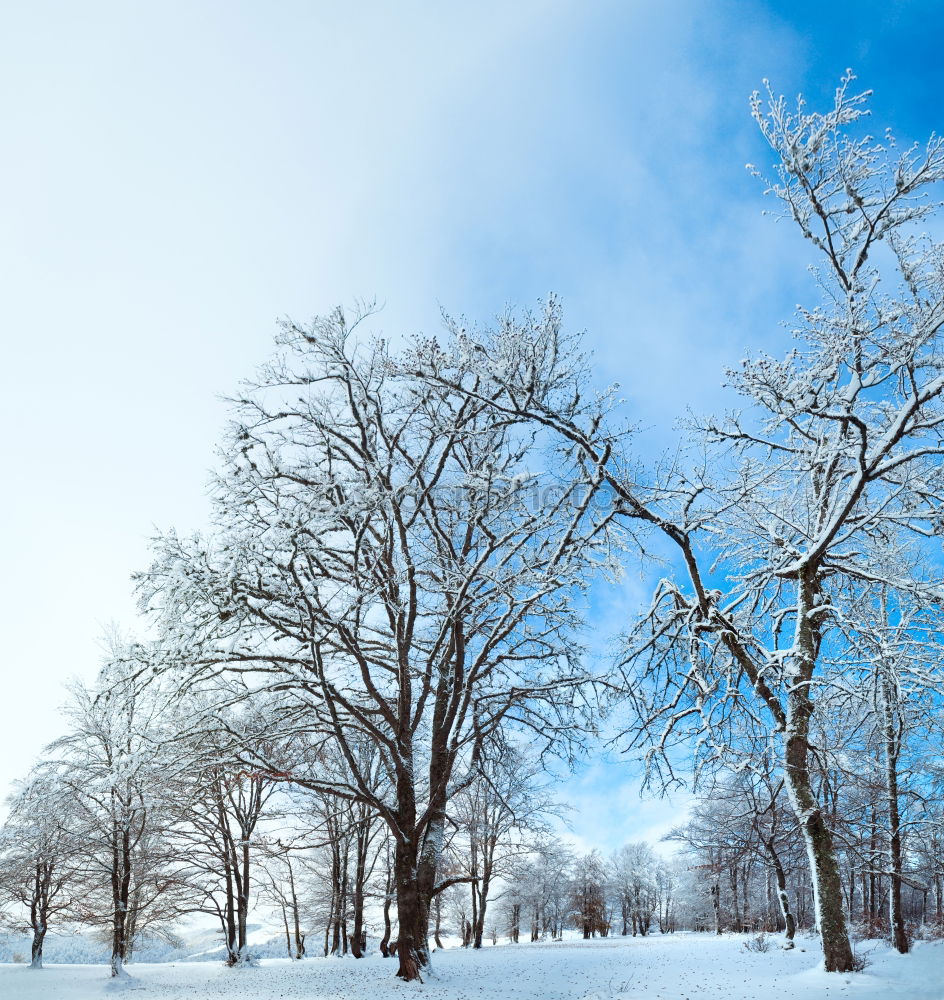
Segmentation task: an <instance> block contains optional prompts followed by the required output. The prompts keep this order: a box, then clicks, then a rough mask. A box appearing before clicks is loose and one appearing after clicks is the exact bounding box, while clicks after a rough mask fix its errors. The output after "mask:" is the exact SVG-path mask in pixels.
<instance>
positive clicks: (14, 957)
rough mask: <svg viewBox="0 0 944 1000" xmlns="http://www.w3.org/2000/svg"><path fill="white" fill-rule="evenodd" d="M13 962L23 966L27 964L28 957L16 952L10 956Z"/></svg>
mask: <svg viewBox="0 0 944 1000" xmlns="http://www.w3.org/2000/svg"><path fill="white" fill-rule="evenodd" d="M10 961H11V962H16V964H17V965H23V964H24V963H25V962H26V956H25V955H24V954H23V952H21V951H15V952H13V954H12V955H11V956H10Z"/></svg>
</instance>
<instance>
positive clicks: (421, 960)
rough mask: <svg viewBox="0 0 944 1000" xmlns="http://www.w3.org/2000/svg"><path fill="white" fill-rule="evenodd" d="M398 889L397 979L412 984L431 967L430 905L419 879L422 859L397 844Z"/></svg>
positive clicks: (411, 848)
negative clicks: (411, 982)
mask: <svg viewBox="0 0 944 1000" xmlns="http://www.w3.org/2000/svg"><path fill="white" fill-rule="evenodd" d="M393 866H394V878H395V880H396V885H397V922H398V924H399V932H398V935H397V958H398V959H399V961H400V966H399V969H398V970H397V975H398V976H399V977H400V978H401V979H404V980H406V981H407V982H410V981H412V980H414V979H422V972H423V970H424V969H425V968H427V967H428V966H429V963H430V957H429V944H428V941H427V938H428V937H429V901H428V900H427V899H424V898H423V893H422V891H421V889H420V882H419V878H418V877H417V876H418V867H419V858H418V852H417V850H416V847H415V845H413V844H410V843H407V844H403V843H397V845H396V849H395V855H394V862H393Z"/></svg>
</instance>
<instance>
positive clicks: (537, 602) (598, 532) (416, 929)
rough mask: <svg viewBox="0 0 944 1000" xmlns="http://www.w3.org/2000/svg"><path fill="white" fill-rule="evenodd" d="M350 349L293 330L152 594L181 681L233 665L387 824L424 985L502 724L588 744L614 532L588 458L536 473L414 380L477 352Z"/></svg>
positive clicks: (461, 405)
mask: <svg viewBox="0 0 944 1000" xmlns="http://www.w3.org/2000/svg"><path fill="white" fill-rule="evenodd" d="M350 335H351V331H350V329H349V327H348V324H347V322H346V320H345V318H344V316H343V314H342V313H341V312H337V313H335V314H333V315H332V316H330V317H328V318H326V319H321V320H317V321H316V322H315V323H314V324H313V325H312V326H310V327H308V328H301V327H297V326H294V325H291V324H286V326H285V327H284V329H283V333H282V337H281V345H282V348H283V353H282V354H280V355H279V357H278V358H277V359H276V360H275V361H274V362H273V363H272V364H270V365H268V366H267V367H266V368H265V369H263V371H262V372H261V374H260V377H259V378H258V379H257V380H256V381H255V383H253V384H252V385H249V386H247V389H246V393H245V394H244V395H243V396H242V397H241V398H240V399H239V400H238V401H237V403H236V417H237V421H236V424H235V426H234V428H233V430H232V433H231V434H230V436H229V438H228V440H227V443H226V445H225V467H224V469H223V471H222V473H221V475H220V477H219V481H218V485H217V489H216V504H217V521H218V524H219V530H218V532H217V534H216V536H215V537H213V538H212V539H210V540H202V539H199V538H197V539H192V540H185V539H181V538H178V537H177V536H176V535H173V534H171V535H167V536H165V537H164V538H162V539H161V540H160V541H159V542H158V544H157V550H156V558H155V563H154V566H153V568H152V570H151V571H150V573H148V574H146V575H145V576H144V577H143V578H142V580H141V584H142V589H143V594H144V597H145V599H146V601H147V602H148V604H149V606H150V607H152V608H154V609H157V610H159V611H160V612H161V613H162V616H163V639H162V656H163V657H166V658H170V659H173V660H174V661H175V663H176V665H177V670H178V671H179V672H182V673H183V674H184V675H185V676H186V677H187V678H188V682H197V681H199V680H200V679H201V678H207V677H211V676H214V675H217V674H219V673H221V672H226V673H228V674H229V675H231V676H233V675H235V676H238V677H240V678H241V679H242V681H243V683H244V684H245V686H246V694H247V696H248V697H252V696H253V694H254V693H255V692H259V691H260V690H263V689H265V690H269V689H277V690H278V691H280V692H281V696H282V698H283V701H284V703H285V704H286V706H287V709H286V711H287V712H289V713H294V716H293V717H294V718H296V719H302V720H304V721H303V723H299V724H303V725H304V726H305V727H306V728H307V729H308V730H309V731H311V732H315V731H317V732H321V733H322V734H324V736H325V738H327V739H330V741H331V742H332V743H333V745H334V746H335V747H336V752H337V753H338V754H340V755H341V756H342V758H343V759H344V761H345V762H346V765H347V769H348V773H347V774H346V775H345V776H343V777H341V778H334V777H332V778H330V779H329V780H321V779H319V778H318V777H317V775H313V774H307V775H305V776H304V781H306V782H307V783H308V785H309V787H317V788H320V789H321V790H322V791H325V792H328V793H330V794H334V795H337V796H340V797H343V798H347V799H350V800H352V801H358V802H363V803H364V804H366V805H367V806H369V807H370V808H371V809H372V810H373V811H374V812H376V813H377V814H378V815H380V816H381V817H383V820H384V822H385V823H386V824H387V826H388V827H389V829H390V832H391V836H392V838H393V841H394V845H395V858H394V869H395V881H396V892H397V909H398V919H399V945H398V958H399V971H398V975H400V976H401V977H402V978H404V979H415V978H418V977H419V976H420V974H421V970H422V968H423V967H424V966H425V965H427V964H428V962H429V951H428V945H427V934H428V920H429V906H430V901H431V899H432V897H433V896H434V894H435V893H436V892H437V891H438V889H439V888H440V886H439V885H438V882H437V866H438V861H439V855H440V848H441V844H442V840H443V833H444V825H445V822H446V810H447V805H448V802H449V799H450V797H451V795H452V794H454V792H455V791H456V790H457V789H458V788H460V787H462V786H463V785H464V784H465V783H467V782H468V781H469V780H470V778H471V775H472V774H473V773H474V770H473V769H474V765H475V763H476V761H477V760H478V758H479V756H480V753H481V746H482V743H483V741H484V740H486V739H488V738H490V737H491V736H492V735H494V734H495V733H496V732H497V731H498V730H499V729H500V728H501V727H503V726H519V727H528V728H529V729H530V731H531V732H532V733H534V734H536V735H537V736H538V737H539V738H540V739H541V740H544V741H545V742H547V743H551V742H555V741H558V740H560V739H562V738H563V737H564V735H565V734H566V733H568V732H575V730H574V729H573V726H572V724H573V722H574V721H575V712H576V710H577V709H578V708H579V707H580V696H579V694H578V692H579V689H580V687H581V685H583V684H584V683H585V681H586V676H587V675H586V673H585V671H584V668H583V667H582V665H581V663H580V658H579V655H578V645H577V643H576V641H575V638H574V633H573V626H574V625H575V624H576V623H577V622H578V621H579V617H580V615H579V608H578V606H577V604H576V603H575V601H574V594H575V589H579V587H580V586H581V584H582V581H584V580H585V579H586V577H587V574H588V572H589V570H590V569H591V567H592V565H593V564H594V562H595V561H596V560H599V559H606V558H607V557H608V551H607V546H608V545H609V538H608V535H607V530H606V529H607V528H608V526H609V524H610V523H611V519H612V518H611V512H609V511H608V510H603V511H602V512H601V511H599V510H595V509H594V504H593V501H594V499H595V497H596V494H597V491H598V490H599V489H600V487H601V482H602V478H601V474H600V470H599V468H598V467H596V466H594V465H593V464H592V463H587V462H586V460H585V459H582V458H581V459H580V460H579V461H577V460H575V458H574V456H573V454H572V452H571V451H567V452H564V453H558V454H556V456H554V457H552V458H551V457H549V458H548V464H549V466H551V471H548V472H547V473H544V474H542V473H541V472H540V471H539V468H538V467H537V466H538V452H537V451H536V447H537V436H538V435H537V432H535V431H529V430H527V429H525V428H523V427H522V426H521V425H520V424H515V423H514V422H509V421H507V420H506V419H505V418H504V417H503V416H501V415H500V414H499V413H498V412H497V411H496V410H495V409H494V408H493V407H492V406H491V405H490V404H489V403H488V402H485V401H477V400H475V399H474V398H473V397H472V396H470V395H468V394H467V393H466V392H464V391H462V392H457V391H454V390H451V389H448V388H444V387H443V385H442V383H441V381H439V380H433V379H430V378H427V377H426V376H425V374H424V372H425V371H426V370H428V369H432V368H434V367H435V368H436V369H437V370H439V372H440V374H442V373H443V372H444V371H445V369H444V366H448V375H449V379H450V380H452V381H459V382H461V383H463V384H465V383H468V385H469V386H470V387H471V388H472V389H473V391H474V389H475V386H476V385H477V384H479V383H482V378H481V377H480V376H479V375H478V374H477V368H478V357H477V355H475V356H474V357H473V356H472V355H471V354H470V355H469V356H465V355H461V354H460V353H457V352H456V351H454V350H450V351H449V352H448V353H447V352H445V351H444V350H442V349H441V348H440V347H439V345H438V344H436V343H435V342H429V341H417V342H414V344H413V348H412V351H411V352H410V353H409V354H408V355H407V356H406V363H401V361H400V360H399V359H397V358H395V357H394V356H393V355H392V354H391V352H390V350H389V348H388V347H387V346H386V345H385V344H384V343H382V342H378V343H375V344H374V345H373V346H372V347H370V348H369V349H367V350H357V349H355V348H353V347H352V344H351V337H350ZM473 353H474V352H473ZM416 358H420V359H422V360H421V362H419V363H418V362H417V361H416ZM450 359H452V360H450ZM417 364H419V367H416V366H417ZM165 662H167V661H166V660H165ZM365 741H366V742H369V743H370V744H372V745H374V746H375V747H377V749H378V752H379V753H380V755H381V758H382V769H383V773H384V776H385V781H384V783H383V785H382V787H381V788H379V789H378V787H377V786H376V785H375V784H372V782H371V776H370V775H368V774H365V773H364V770H363V767H362V763H361V761H360V760H359V758H358V753H357V747H358V746H359V745H361V744H363V743H364V742H365ZM297 780H302V779H300V778H298V779H297Z"/></svg>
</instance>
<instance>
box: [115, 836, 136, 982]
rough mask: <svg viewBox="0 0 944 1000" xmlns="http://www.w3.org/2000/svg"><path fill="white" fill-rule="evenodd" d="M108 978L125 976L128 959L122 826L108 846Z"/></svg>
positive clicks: (127, 866)
mask: <svg viewBox="0 0 944 1000" xmlns="http://www.w3.org/2000/svg"><path fill="white" fill-rule="evenodd" d="M111 885H112V933H111V974H112V976H125V975H127V973H126V972H125V961H126V959H127V956H128V904H129V902H130V899H131V833H130V831H129V830H128V828H127V827H126V826H125V827H123V828H120V827H118V826H117V825H116V827H115V828H114V839H113V846H112V872H111Z"/></svg>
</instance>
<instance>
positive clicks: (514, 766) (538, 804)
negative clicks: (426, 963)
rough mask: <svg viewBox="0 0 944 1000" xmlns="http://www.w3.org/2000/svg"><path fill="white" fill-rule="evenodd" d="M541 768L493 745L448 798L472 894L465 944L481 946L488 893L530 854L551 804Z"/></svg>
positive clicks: (501, 745)
mask: <svg viewBox="0 0 944 1000" xmlns="http://www.w3.org/2000/svg"><path fill="white" fill-rule="evenodd" d="M541 773H542V771H541V768H540V765H539V764H538V762H537V761H535V760H529V759H528V758H527V757H526V756H525V755H524V754H523V753H522V752H521V751H520V750H519V749H517V748H516V747H514V746H513V745H509V744H507V743H501V742H498V741H492V742H491V743H490V745H489V746H488V747H487V749H486V752H485V753H483V755H482V758H481V760H480V763H479V765H478V774H477V776H476V777H475V780H474V781H473V782H472V783H471V784H470V785H469V786H468V787H467V788H465V789H463V791H462V792H460V793H459V795H457V796H456V798H455V799H454V800H453V805H452V815H453V817H454V819H455V821H456V823H457V824H458V826H459V830H460V835H461V838H462V840H463V842H464V854H465V863H466V866H467V874H468V880H469V884H470V888H471V892H472V900H471V904H472V905H471V924H472V934H471V940H470V941H469V943H470V944H471V945H472V947H473V948H481V947H482V938H483V936H484V934H485V920H486V913H487V910H488V903H489V898H490V893H491V892H492V891H493V887H494V884H495V883H496V882H497V881H499V880H501V879H503V878H507V876H508V875H509V874H510V871H511V869H512V867H513V865H514V862H515V860H516V859H517V858H519V857H521V856H522V855H524V854H526V853H527V852H528V851H529V850H530V845H529V843H528V841H527V840H526V839H524V838H525V837H526V836H528V835H534V834H536V833H538V832H540V831H541V830H542V829H543V828H544V825H545V820H546V818H547V816H548V815H550V814H551V813H552V812H553V811H554V806H553V804H552V803H551V801H550V799H549V798H548V797H547V795H546V792H545V790H544V789H543V788H542V787H541V786H540V775H541Z"/></svg>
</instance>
